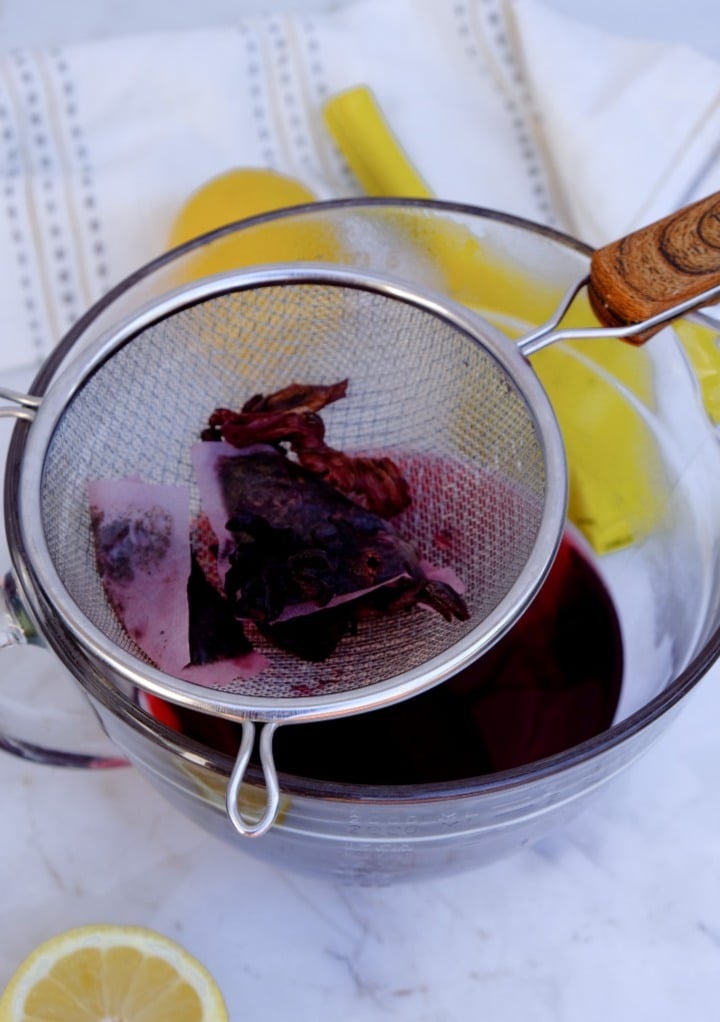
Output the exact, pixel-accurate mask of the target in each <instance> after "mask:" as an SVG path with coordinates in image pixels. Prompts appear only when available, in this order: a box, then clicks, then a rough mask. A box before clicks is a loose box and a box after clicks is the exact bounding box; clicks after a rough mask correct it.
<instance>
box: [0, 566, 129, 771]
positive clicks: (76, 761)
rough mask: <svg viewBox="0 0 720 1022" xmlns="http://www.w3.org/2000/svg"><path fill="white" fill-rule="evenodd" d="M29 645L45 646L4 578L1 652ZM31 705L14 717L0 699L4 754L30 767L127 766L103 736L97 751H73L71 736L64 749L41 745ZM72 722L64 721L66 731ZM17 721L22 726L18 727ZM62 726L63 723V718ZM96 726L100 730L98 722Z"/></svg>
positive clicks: (40, 724) (40, 722)
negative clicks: (33, 765) (18, 758)
mask: <svg viewBox="0 0 720 1022" xmlns="http://www.w3.org/2000/svg"><path fill="white" fill-rule="evenodd" d="M28 645H32V646H42V647H44V645H45V644H44V642H43V640H42V637H41V636H40V635H39V633H38V632H37V630H36V628H35V626H34V625H33V623H32V620H31V618H30V616H29V615H28V614H27V612H26V611H25V609H24V607H23V605H22V600H21V599H20V595H19V593H18V588H17V584H16V582H15V579H14V578H13V576H12V575H11V574H7V575H6V576H5V578H4V579H2V580H1V581H0V649H3V648H8V647H10V646H13V647H16V648H17V647H22V646H28ZM18 653H19V650H18ZM60 680H61V681H62V679H60ZM0 684H1V683H0ZM30 702H31V700H30V699H28V704H27V705H23V707H22V713H18V712H15V713H13V709H12V704H11V702H10V701H9V700H7V699H4V698H3V697H2V695H0V749H2V750H3V751H5V752H9V753H11V754H12V755H14V756H19V757H20V758H21V759H25V760H28V761H29V762H31V763H43V764H45V765H46V766H65V767H76V768H77V767H80V768H82V769H86V770H88V769H89V770H98V769H107V768H109V767H120V766H128V765H129V764H128V761H127V760H126V759H123V758H122V757H121V756H118V755H117V754H116V753H115V751H114V746H113V745H112V743H111V742H110V739H109V738H108V739H105V736H104V735H101V738H102V739H103V741H102V742H101V743H97V744H98V746H101V745H102V746H106V748H102V747H98V749H97V750H96V751H84V750H79V749H74V748H72V745H73V744H74V743H73V739H72V735H71V734H68V746H69V748H67V749H64V748H53V747H52V746H50V745H46V744H44V741H45V736H44V732H45V733H46V732H47V727H46V723H47V721H46V720H45V719H44V717H43V712H42V706H38V705H37V703H35V705H32V706H31V705H30ZM81 709H82V710H84V709H85V708H84V707H81ZM86 711H87V716H88V718H89V717H91V716H92V709H91V707H90V706H89V705H87V707H86ZM81 716H82V717H83V718H84V717H85V714H84V713H82V714H81ZM71 719H72V718H70V717H68V718H67V723H68V727H67V730H68V731H70V721H71ZM20 720H22V723H19V721H20ZM28 720H29V721H30V724H31V727H30V732H31V733H30V734H25V733H24V732H25V731H27V730H28V729H27V727H26V723H27V721H28ZM61 723H63V724H64V723H65V719H64V718H63V720H62V722H61ZM97 726H98V729H100V724H99V722H98V724H97ZM61 730H62V728H61ZM36 736H37V737H36ZM61 740H62V736H61Z"/></svg>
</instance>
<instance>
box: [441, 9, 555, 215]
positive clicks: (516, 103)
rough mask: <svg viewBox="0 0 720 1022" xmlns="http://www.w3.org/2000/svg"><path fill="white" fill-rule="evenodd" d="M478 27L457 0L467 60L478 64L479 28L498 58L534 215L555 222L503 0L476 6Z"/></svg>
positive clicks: (457, 17)
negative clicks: (528, 184)
mask: <svg viewBox="0 0 720 1022" xmlns="http://www.w3.org/2000/svg"><path fill="white" fill-rule="evenodd" d="M475 13H476V16H477V18H478V28H477V29H476V28H475V26H474V25H473V22H472V18H471V13H470V9H469V6H468V4H467V3H466V2H464V0H457V2H456V3H455V4H454V6H453V16H454V18H455V22H456V26H457V32H458V35H459V36H460V37H461V39H462V41H463V45H464V51H465V55H466V56H467V58H468V60H469V61H471V62H473V63H475V64H481V62H482V54H481V49H480V47H479V46H478V44H477V41H476V40H477V35H478V32H481V33H482V34H483V37H484V39H485V40H486V41H487V43H488V44H489V46H490V47H491V49H492V52H493V55H494V56H495V58H496V60H497V61H498V64H499V67H500V70H501V73H502V81H503V83H504V88H503V89H502V99H503V103H504V106H505V110H506V112H507V114H508V116H509V117H510V121H511V124H512V128H513V132H514V136H515V143H516V146H517V152H518V158H519V159H520V160H521V161H522V165H523V167H524V168H525V173H526V174H527V176H528V178H529V183H530V191H531V193H532V196H533V200H534V203H535V206H536V209H537V217H538V219H539V220H541V221H543V222H544V223H546V224H549V225H557V224H558V222H559V220H560V217H559V216H558V211H557V209H556V208H555V203H554V201H553V198H552V190H551V187H550V183H549V180H548V176H547V172H546V168H545V162H544V160H543V158H542V155H541V153H540V150H539V148H538V146H537V144H536V142H535V138H534V134H533V127H532V124H533V110H532V101H531V96H530V90H529V87H528V84H527V82H526V80H525V78H524V75H523V73H522V69H521V68H520V66H519V64H518V62H517V59H516V57H515V54H514V53H513V49H512V45H511V42H510V37H509V32H508V26H507V22H506V16H505V13H504V10H503V7H502V0H481V3H480V4H478V5H477V7H476V8H475Z"/></svg>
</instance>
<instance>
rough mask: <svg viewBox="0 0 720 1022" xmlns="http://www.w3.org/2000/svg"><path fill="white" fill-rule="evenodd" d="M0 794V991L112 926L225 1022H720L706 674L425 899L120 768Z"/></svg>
mask: <svg viewBox="0 0 720 1022" xmlns="http://www.w3.org/2000/svg"><path fill="white" fill-rule="evenodd" d="M305 4H306V6H307V7H308V8H312V9H322V8H323V6H328V4H323V2H322V0H305ZM267 6H268V4H267V3H264V4H263V3H255V2H252V3H251V2H248V0H245V2H243V0H206V2H205V3H204V4H203V5H193V6H192V7H191V6H190V5H184V4H181V3H177V2H175V3H173V2H170V0H167V2H163V3H160V2H158V0H155V2H148V0H143V2H140V0H138V2H132V3H128V4H127V5H124V7H123V11H124V14H123V21H122V24H120V22H119V18H118V14H117V11H118V6H117V5H116V4H114V3H112V2H110V0H104V2H98V0H96V2H93V3H91V2H90V0H74V2H73V3H72V4H70V5H56V6H53V7H46V4H45V2H44V0H34V3H33V2H31V0H5V2H4V3H3V4H2V6H0V46H2V47H8V46H12V45H15V44H25V43H31V44H33V43H40V44H45V43H47V42H51V41H53V38H54V37H58V38H59V41H68V40H71V39H75V38H91V37H94V36H96V35H98V34H110V33H113V32H116V31H119V30H121V29H122V30H125V29H130V30H138V29H142V28H143V27H145V26H148V27H164V26H168V27H172V26H174V25H179V26H181V27H185V26H188V25H195V24H199V23H201V19H205V20H207V21H210V20H217V21H221V20H223V19H227V18H229V17H232V16H233V15H234V14H237V12H238V10H241V11H243V12H246V11H253V10H257V9H260V8H261V7H267ZM278 6H279V0H278ZM284 6H294V7H298V6H302V0H295V3H294V4H291V3H286V4H285V5H284ZM555 6H557V7H558V8H559V9H562V10H565V11H567V12H569V13H575V14H576V15H577V16H578V17H587V19H588V20H589V21H592V22H593V23H595V24H604V25H606V26H607V27H615V28H616V29H617V30H618V31H623V30H624V31H627V32H628V33H633V34H636V35H641V34H646V35H651V34H656V35H658V36H660V37H664V38H684V39H687V41H688V42H690V43H692V44H694V45H697V46H698V47H701V48H704V49H705V50H706V52H708V53H710V54H711V55H714V56H717V57H718V58H720V32H717V31H716V32H709V31H708V24H710V22H711V21H712V22H714V24H715V26H716V27H717V28H720V15H718V13H717V8H716V6H715V4H714V2H712V3H703V2H702V0H687V2H686V3H684V4H683V5H677V3H675V2H672V3H670V2H667V3H666V2H657V0H642V2H640V0H634V2H633V4H628V3H627V0H613V2H610V0H605V2H603V3H600V2H599V0H592V2H587V3H582V2H581V0H574V2H573V0H562V2H561V0H555ZM60 12H62V14H61V13H60ZM45 14H47V17H45ZM678 19H681V20H678ZM713 50H714V51H715V52H714V53H713ZM6 425H7V424H6V423H4V424H3V432H2V437H3V446H4V444H5V443H6V438H7V435H8V430H6V429H5V426H6ZM2 555H3V562H4V563H7V554H6V553H5V551H4V549H3V551H2ZM18 652H19V651H17V650H15V651H9V652H5V654H4V656H5V657H6V658H7V659H9V660H10V661H12V665H11V666H10V667H8V666H7V665H4V667H5V673H6V677H4V678H3V683H5V682H6V680H7V681H8V684H9V686H10V689H11V695H12V696H13V697H14V696H15V695H16V693H17V690H18V688H19V687H20V685H21V683H22V682H23V680H24V672H25V671H26V670H27V671H28V672H29V675H32V673H33V672H34V671H40V672H41V673H42V672H47V671H49V672H52V671H53V666H52V663H51V661H50V655H49V654H46V653H43V652H42V651H32V652H31V653H29V652H27V651H25V652H24V653H22V655H21V657H20V658H18V657H16V654H17V653H18ZM22 656H24V657H29V659H26V660H23V659H22ZM38 657H39V658H40V659H39V660H38V659H37V658H38ZM73 698H75V697H74V695H72V696H68V699H69V700H70V702H71V703H72V700H73ZM74 711H75V707H74V705H73V712H74ZM0 784H1V786H2V796H1V798H2V806H3V817H4V822H3V827H2V834H1V837H0V880H1V882H2V898H1V899H0V988H1V987H2V986H3V985H4V983H5V982H6V981H7V979H8V978H9V976H10V975H11V973H12V972H13V970H14V969H15V968H16V966H17V965H18V963H19V961H20V960H21V958H22V957H24V955H25V954H27V953H28V952H29V951H30V950H31V949H32V948H33V947H34V946H35V945H36V944H37V943H39V942H40V941H42V940H44V939H46V938H47V937H48V936H50V935H52V934H53V933H55V932H57V931H59V930H62V929H65V928H68V927H71V926H74V925H80V924H84V923H88V922H93V921H112V922H128V923H137V924H141V925H146V926H150V927H154V928H156V929H159V930H161V931H163V932H165V933H167V934H169V935H170V936H174V937H176V938H177V939H179V940H180V941H181V942H182V943H183V944H184V945H185V946H187V947H188V948H189V949H190V950H191V951H192V952H194V953H195V954H196V955H197V956H198V957H199V958H200V959H201V960H202V961H203V962H204V963H205V964H206V965H207V966H208V968H209V969H210V970H211V971H212V972H213V974H214V975H215V977H216V978H217V980H218V982H219V984H220V987H221V988H222V991H223V993H224V995H225V997H226V1000H227V1002H228V1005H229V1008H230V1014H231V1018H232V1019H233V1020H240V1019H247V1020H255V1019H262V1020H263V1022H275V1020H278V1022H279V1020H281V1019H282V1020H285V1019H287V1018H292V1019H293V1020H294V1022H317V1020H318V1019H343V1020H344V1022H369V1020H375V1019H378V1020H379V1019H393V1020H398V1022H405V1020H407V1022H455V1020H460V1019H466V1018H479V1017H482V1018H486V1019H489V1020H492V1022H516V1020H518V1019H521V1018H524V1019H529V1020H532V1022H578V1020H582V1022H606V1020H607V1019H608V1018H616V1019H618V1020H621V1022H624V1020H626V1019H627V1020H630V1019H632V1020H637V1022H644V1020H648V1022H649V1020H650V1019H652V1020H654V1022H671V1020H672V1022H675V1019H677V1018H678V1017H682V1018H687V1019H692V1020H693V1022H704V1020H707V1022H710V1020H713V1019H716V1018H717V1017H718V1008H717V1004H718V1000H719V995H720V882H719V880H718V855H719V854H720V808H719V804H718V792H720V667H717V666H716V667H715V668H713V669H712V670H711V671H710V672H709V674H708V675H707V676H706V677H705V679H704V680H703V682H702V683H701V684H700V685H699V686H698V687H697V689H696V690H695V692H694V693H693V695H692V696H691V698H690V699H689V700H688V701H687V705H686V706H685V707H684V710H683V712H682V713H681V714H680V716H679V717H678V719H677V720H676V721H675V722H674V723H673V725H672V726H671V728H670V729H669V731H668V733H667V734H666V735H665V736H664V737H663V738H662V739H661V740H660V741H659V742H658V743H657V744H656V745H655V746H654V747H653V748H652V749H651V750H650V751H649V752H648V753H647V754H646V755H645V756H644V757H643V758H642V759H641V760H640V761H639V762H637V763H636V764H634V765H633V767H632V769H630V770H629V771H627V772H626V774H625V775H624V776H623V778H622V779H620V780H619V781H618V782H617V783H616V784H615V786H614V787H612V788H611V789H610V790H609V791H608V792H607V794H605V795H604V796H602V798H601V799H600V800H599V801H598V802H597V803H596V804H595V805H594V806H593V807H592V808H591V809H586V810H585V811H584V812H583V813H582V814H581V815H580V816H578V817H577V818H576V819H575V820H574V821H573V822H572V823H570V824H569V825H567V826H566V827H565V828H564V829H563V830H562V832H560V833H557V834H555V835H553V836H551V837H548V838H545V839H544V840H542V841H541V842H540V843H539V844H538V845H537V846H535V847H533V848H527V849H525V850H523V851H522V852H520V853H518V854H517V855H515V856H514V857H512V858H508V859H507V860H504V861H501V862H498V863H496V864H494V865H492V866H489V867H485V868H483V869H480V870H477V871H476V872H471V873H466V874H463V875H461V876H458V877H454V878H448V879H443V880H435V881H432V882H424V883H422V884H408V885H403V886H398V887H394V888H381V889H366V888H343V887H339V886H337V885H335V884H331V883H328V882H324V881H322V880H308V879H304V878H300V877H298V876H296V875H294V874H292V873H289V872H283V871H281V870H279V869H277V868H273V867H270V866H268V865H266V864H264V863H262V862H261V861H258V860H256V859H254V858H251V857H250V856H246V855H244V854H242V853H239V852H237V851H235V850H232V849H230V848H229V847H226V846H225V845H224V844H222V843H220V842H219V841H217V840H215V839H214V838H212V837H209V836H208V835H206V834H205V833H204V832H203V831H201V830H199V829H198V828H197V827H196V826H195V825H194V824H192V823H191V822H189V821H187V820H186V819H185V818H183V817H182V816H180V815H179V814H178V813H177V812H176V811H175V810H174V809H172V808H171V807H170V806H168V805H167V804H166V803H165V802H164V801H163V800H162V799H161V797H160V796H159V795H158V794H157V793H156V792H155V791H154V790H153V789H151V788H150V787H149V785H148V783H147V782H146V781H145V780H144V779H143V778H142V777H141V776H140V775H139V774H137V773H136V772H135V771H134V770H132V769H130V768H120V769H116V770H107V771H95V772H88V771H81V770H63V769H60V768H53V767H46V766H40V765H35V764H32V763H28V762H24V761H22V760H20V759H16V758H14V757H12V756H10V755H0Z"/></svg>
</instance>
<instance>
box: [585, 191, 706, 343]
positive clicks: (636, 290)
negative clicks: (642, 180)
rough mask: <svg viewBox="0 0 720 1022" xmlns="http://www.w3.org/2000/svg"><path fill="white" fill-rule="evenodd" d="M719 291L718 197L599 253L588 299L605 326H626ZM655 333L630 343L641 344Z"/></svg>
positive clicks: (702, 202)
mask: <svg viewBox="0 0 720 1022" xmlns="http://www.w3.org/2000/svg"><path fill="white" fill-rule="evenodd" d="M717 285H720V192H717V193H715V194H714V195H710V196H708V197H707V198H705V199H701V200H700V201H699V202H695V203H693V204H692V205H690V206H686V207H684V208H683V209H681V210H679V211H678V212H676V213H672V214H671V215H670V216H667V217H664V218H663V219H662V220H658V221H657V222H656V223H653V224H650V225H649V226H647V227H643V228H641V229H640V230H638V231H634V232H633V233H632V234H628V235H627V236H626V237H624V238H621V239H620V240H618V241H613V242H611V243H610V244H609V245H606V246H605V247H604V248H600V249H598V250H597V251H596V252H595V253H594V255H593V257H592V261H591V265H590V284H589V286H588V293H589V295H590V301H591V303H592V306H593V309H594V311H595V314H596V315H597V316H598V318H599V319H600V320H601V322H602V323H604V324H605V325H606V326H625V325H627V324H630V323H639V322H641V321H642V320H644V319H649V318H650V317H651V316H655V315H657V314H659V313H661V312H665V311H666V310H668V309H670V308H671V307H672V306H674V305H677V304H679V303H680V302H683V301H686V300H688V299H691V298H696V297H698V296H699V295H700V294H702V292H703V291H706V290H707V289H708V288H711V287H715V286H717ZM658 329H659V328H658ZM652 332H654V331H651V332H646V333H643V334H642V335H640V336H636V337H633V338H632V341H633V342H634V343H636V344H638V343H642V342H644V341H645V340H647V339H648V337H650V336H651V333H652Z"/></svg>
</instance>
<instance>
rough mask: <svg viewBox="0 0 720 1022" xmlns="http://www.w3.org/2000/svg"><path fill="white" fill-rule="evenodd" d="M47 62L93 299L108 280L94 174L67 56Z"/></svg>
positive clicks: (57, 53)
mask: <svg viewBox="0 0 720 1022" xmlns="http://www.w3.org/2000/svg"><path fill="white" fill-rule="evenodd" d="M50 62H51V69H52V73H53V74H54V76H55V77H56V79H57V87H58V91H59V94H60V95H61V96H62V112H63V114H64V121H65V125H66V130H67V134H68V138H69V142H70V144H69V151H70V156H71V159H72V162H73V170H74V172H75V173H74V175H73V176H74V178H75V180H76V181H77V188H78V192H79V195H80V202H81V208H82V211H83V212H82V221H83V225H84V227H85V229H86V231H87V235H88V236H89V239H90V245H89V252H90V257H91V270H92V276H93V283H94V284H95V285H96V286H95V287H94V288H93V292H94V293H93V294H91V295H90V296H88V297H89V298H90V299H91V300H94V299H95V298H96V297H97V292H100V293H102V292H104V291H106V290H107V288H108V277H109V270H108V264H107V251H106V245H105V241H104V239H103V230H102V223H101V219H100V214H99V209H98V200H97V196H96V193H95V172H94V168H93V164H92V160H91V158H90V151H89V148H88V144H87V141H86V138H85V133H84V131H83V128H82V125H81V122H80V117H79V110H78V101H77V96H76V86H75V82H74V80H73V75H72V69H71V67H70V63H69V60H68V57H67V56H66V54H65V53H64V52H63V51H62V50H60V49H53V50H52V51H51V52H50Z"/></svg>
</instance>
